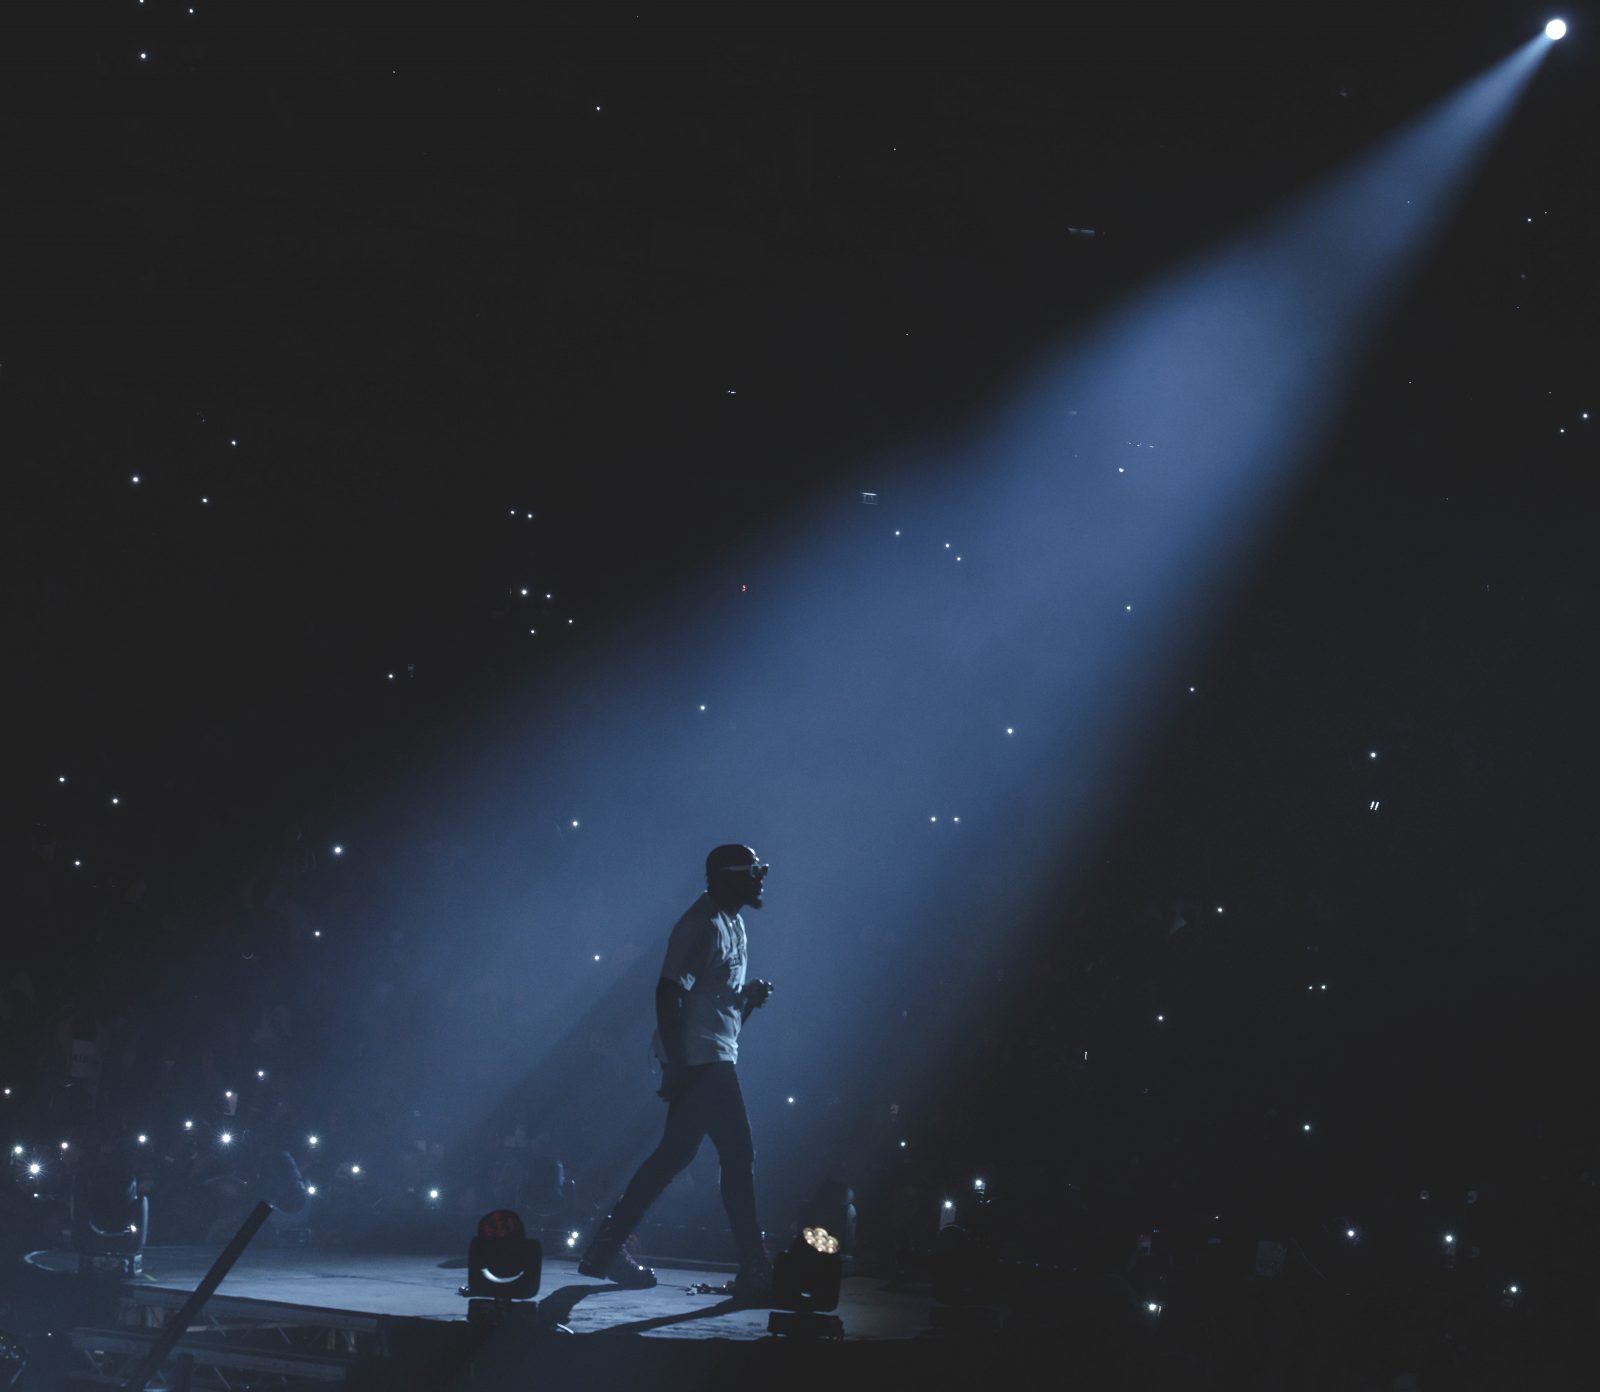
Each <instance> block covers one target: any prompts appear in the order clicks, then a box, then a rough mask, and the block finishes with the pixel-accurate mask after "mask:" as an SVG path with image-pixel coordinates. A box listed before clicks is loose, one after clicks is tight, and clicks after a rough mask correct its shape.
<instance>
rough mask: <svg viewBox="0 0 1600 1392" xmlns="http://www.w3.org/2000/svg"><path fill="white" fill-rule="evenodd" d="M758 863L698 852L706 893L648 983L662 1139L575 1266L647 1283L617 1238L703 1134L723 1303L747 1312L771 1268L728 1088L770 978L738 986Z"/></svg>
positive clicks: (745, 851)
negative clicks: (710, 1148) (717, 1191)
mask: <svg viewBox="0 0 1600 1392" xmlns="http://www.w3.org/2000/svg"><path fill="white" fill-rule="evenodd" d="M768 868H769V867H768V866H766V865H764V864H762V862H761V861H760V860H759V858H758V857H757V856H756V853H755V852H754V851H752V850H751V849H750V848H749V847H748V846H736V845H728V846H718V847H717V848H716V849H715V850H714V851H712V852H711V854H710V855H708V856H707V857H706V892H705V893H704V894H702V895H701V896H700V897H699V898H698V899H696V900H695V901H694V903H693V904H691V905H690V906H689V908H688V910H687V911H686V912H685V913H684V915H683V917H682V918H680V919H679V920H678V922H677V924H676V925H675V926H674V927H673V929H672V936H671V937H670V938H669V939H668V942H667V955H666V958H665V960H664V961H663V962H662V964H661V979H660V980H659V981H657V982H656V1033H655V1037H654V1039H653V1040H652V1041H651V1045H652V1047H653V1048H654V1050H655V1053H656V1057H657V1058H658V1059H660V1060H661V1089H660V1092H659V1093H658V1094H657V1096H659V1097H661V1098H662V1099H663V1100H664V1101H665V1102H666V1104H667V1126H666V1131H665V1133H664V1134H663V1135H662V1137H661V1144H660V1145H658V1146H657V1147H656V1148H655V1151H654V1152H653V1153H652V1154H651V1155H650V1157H649V1158H648V1159H647V1160H646V1161H645V1162H644V1164H642V1165H641V1166H640V1167H639V1170H638V1173H637V1174H635V1175H634V1177H633V1179H632V1180H630V1181H629V1183H628V1187H627V1189H625V1190H624V1191H623V1194H622V1197H621V1198H619V1199H618V1200H617V1202H616V1204H615V1206H614V1207H613V1208H612V1210H611V1212H610V1213H609V1214H608V1215H607V1216H606V1218H605V1220H604V1221H603V1222H602V1223H601V1224H600V1226H599V1228H598V1229H596V1231H595V1234H594V1236H593V1237H592V1238H591V1239H590V1241H589V1245H588V1247H587V1249H586V1250H585V1251H584V1254H583V1259H582V1260H581V1261H580V1262H579V1263H578V1270H579V1271H580V1272H581V1273H582V1274H583V1275H585V1276H597V1277H601V1278H603V1279H605V1280H609V1281H614V1282H616V1283H617V1284H618V1285H623V1286H628V1287H631V1288H633V1289H636V1290H637V1289H645V1288H647V1287H650V1286H653V1285H655V1284H656V1274H655V1272H654V1271H652V1270H651V1269H650V1268H649V1267H647V1266H641V1265H640V1264H639V1263H638V1262H637V1261H636V1260H635V1259H634V1258H633V1256H632V1254H631V1253H629V1252H628V1250H627V1248H626V1247H625V1246H624V1243H625V1242H626V1241H627V1238H628V1236H629V1234H631V1233H632V1232H633V1230H634V1229H635V1228H636V1227H638V1225H639V1223H640V1222H641V1221H642V1220H643V1218H644V1215H645V1213H646V1211H647V1210H648V1209H649V1207H650V1205H651V1204H653V1203H654V1202H655V1201H656V1200H657V1199H658V1198H660V1197H661V1194H662V1193H663V1191H664V1190H665V1189H666V1187H667V1185H669V1184H670V1183H672V1181H673V1179H674V1178H675V1177H676V1176H677V1175H679V1174H681V1173H682V1172H683V1171H684V1170H685V1169H687V1168H688V1165H689V1162H690V1161H691V1160H693V1159H694V1157H695V1154H696V1152H698V1151H699V1149H700V1142H701V1141H702V1140H704V1139H705V1137H706V1136H708V1135H709V1136H710V1137H711V1140H712V1143H713V1144H714V1145H715V1146H716V1148H717V1158H718V1160H719V1161H720V1162H721V1165H722V1203H723V1207H724V1208H726V1209H727V1211H728V1223H729V1225H730V1226H731V1227H732V1229H733V1240H734V1246H735V1249H736V1251H737V1253H738V1257H739V1274H738V1276H737V1278H736V1279H735V1281H734V1296H735V1299H737V1300H739V1301H740V1303H742V1304H746V1305H764V1304H766V1303H767V1302H768V1301H769V1300H770V1299H771V1292H772V1264H771V1261H770V1260H769V1259H768V1257H767V1252H766V1248H765V1247H764V1246H763V1245H762V1241H761V1225H760V1223H759V1222H757V1220H756V1185H755V1147H754V1145H753V1144H752V1142H751V1139H750V1119H749V1116H748V1115H747V1114H746V1112H745V1106H744V1095H743V1094H742V1093H741V1092H740V1091H739V1075H738V1072H737V1071H736V1065H737V1063H738V1061H739V1030H740V1028H741V1027H742V1026H743V1024H744V1022H745V1021H746V1020H748V1019H749V1018H750V1012H751V1011H753V1010H756V1009H759V1008H760V1007H761V1006H763V1005H765V1004H766V1002H767V998H768V997H769V996H770V995H771V994H772V983H771V982H770V981H754V982H751V983H750V984H749V985H746V984H745V979H744V976H745V957H746V953H745V930H744V919H743V917H742V916H741V914H740V912H739V911H740V910H741V909H744V908H751V909H759V908H760V907H761V894H762V890H763V888H764V886H765V883H766V877H767V870H768Z"/></svg>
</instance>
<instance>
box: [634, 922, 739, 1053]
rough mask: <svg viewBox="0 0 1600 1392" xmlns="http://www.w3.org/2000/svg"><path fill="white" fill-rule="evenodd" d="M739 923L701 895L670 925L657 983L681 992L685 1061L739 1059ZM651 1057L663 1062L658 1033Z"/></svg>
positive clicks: (662, 1050)
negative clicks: (675, 986)
mask: <svg viewBox="0 0 1600 1392" xmlns="http://www.w3.org/2000/svg"><path fill="white" fill-rule="evenodd" d="M744 968H745V936H744V919H743V918H741V917H740V916H739V915H738V914H729V913H725V912H723V910H721V909H720V908H718V907H717V901H716V900H715V899H713V898H712V897H711V895H710V894H709V893H708V894H702V895H701V896H700V897H699V898H698V899H696V900H695V901H694V903H692V904H691V905H690V906H689V907H688V909H687V910H686V911H685V913H684V915H683V917H682V918H680V919H679V920H678V921H677V923H676V924H674V925H673V929H672V936H671V937H670V938H669V939H668V940H667V955H666V958H665V960H664V961H663V962H662V963H661V979H662V980H663V981H676V982H677V983H678V985H680V986H682V987H683V989H684V990H685V991H687V992H688V993H689V994H688V997H687V998H686V999H685V1001H684V1009H683V1034H684V1056H685V1061H686V1062H687V1063H688V1064H689V1065H690V1066H691V1067H693V1066H694V1065H695V1064H700V1063H721V1062H727V1063H737V1062H738V1061H739V1026H740V1025H741V1024H742V1023H743V1016H742V1015H741V1013H740V1009H739V992H740V991H742V990H743V989H744ZM650 1047H651V1048H652V1049H654V1050H655V1054H656V1057H657V1058H658V1059H661V1060H662V1061H663V1062H664V1061H665V1060H666V1056H667V1053H666V1048H665V1046H664V1045H663V1044H662V1042H661V1031H660V1030H659V1029H658V1030H657V1031H656V1032H655V1036H654V1037H653V1038H652V1039H651V1041H650Z"/></svg>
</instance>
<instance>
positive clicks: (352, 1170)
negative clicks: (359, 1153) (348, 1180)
mask: <svg viewBox="0 0 1600 1392" xmlns="http://www.w3.org/2000/svg"><path fill="white" fill-rule="evenodd" d="M350 1173H351V1174H353V1175H358V1174H360V1173H361V1166H360V1165H352V1166H351V1167H350Z"/></svg>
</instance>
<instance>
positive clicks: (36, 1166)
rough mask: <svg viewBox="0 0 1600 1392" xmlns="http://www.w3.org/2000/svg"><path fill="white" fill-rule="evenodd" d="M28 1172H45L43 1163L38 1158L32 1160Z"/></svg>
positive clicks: (36, 1173) (34, 1173)
mask: <svg viewBox="0 0 1600 1392" xmlns="http://www.w3.org/2000/svg"><path fill="white" fill-rule="evenodd" d="M28 1173H29V1174H31V1175H40V1174H43V1173H44V1166H43V1165H41V1164H40V1163H39V1162H38V1161H37V1160H33V1161H30V1162H29V1164H28Z"/></svg>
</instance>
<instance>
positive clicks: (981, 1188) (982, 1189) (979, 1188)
mask: <svg viewBox="0 0 1600 1392" xmlns="http://www.w3.org/2000/svg"><path fill="white" fill-rule="evenodd" d="M972 1192H973V1193H974V1194H976V1195H977V1196H978V1200H979V1202H980V1203H981V1202H982V1201H983V1200H984V1199H985V1198H986V1197H987V1196H988V1193H989V1183H988V1181H987V1180H985V1179H984V1178H982V1176H980V1177H979V1178H977V1179H975V1180H973V1181H972Z"/></svg>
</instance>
